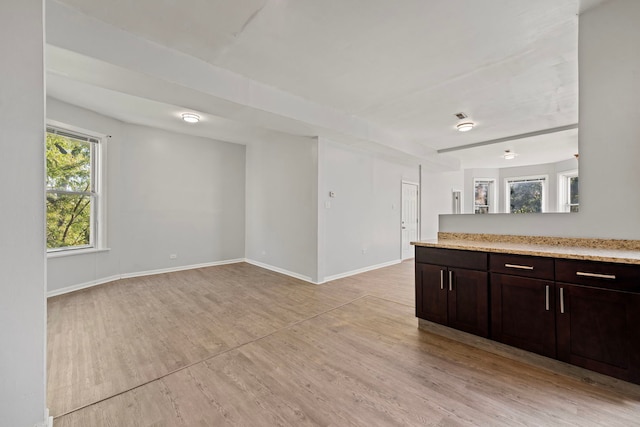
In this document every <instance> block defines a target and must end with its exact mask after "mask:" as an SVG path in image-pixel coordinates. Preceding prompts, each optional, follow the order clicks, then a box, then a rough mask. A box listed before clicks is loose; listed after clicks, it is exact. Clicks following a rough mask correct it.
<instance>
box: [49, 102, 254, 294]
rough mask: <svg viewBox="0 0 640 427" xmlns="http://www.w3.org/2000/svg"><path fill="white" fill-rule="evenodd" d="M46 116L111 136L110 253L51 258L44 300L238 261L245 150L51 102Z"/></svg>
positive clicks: (108, 144) (108, 162) (108, 190)
mask: <svg viewBox="0 0 640 427" xmlns="http://www.w3.org/2000/svg"><path fill="white" fill-rule="evenodd" d="M47 116H48V119H50V120H55V121H58V122H62V123H66V124H68V125H72V126H76V127H79V128H82V129H86V130H91V131H94V132H99V133H102V134H105V135H111V138H109V139H108V140H107V141H106V143H105V144H106V168H107V174H106V175H107V182H106V196H107V241H106V243H107V247H109V248H110V250H109V251H107V252H98V253H91V254H83V255H73V256H66V257H61V258H49V260H48V268H49V271H48V290H49V292H52V291H53V292H54V291H59V290H60V289H64V288H67V287H73V286H78V285H82V284H91V283H95V282H98V283H99V282H101V281H104V280H108V279H112V278H117V277H119V276H120V275H122V274H125V275H126V274H136V273H140V272H146V271H153V270H163V269H172V268H179V267H182V266H189V265H194V264H207V263H213V262H219V261H226V260H232V259H238V258H244V210H245V209H244V201H245V194H244V187H245V185H244V179H245V171H244V167H245V147H244V146H242V145H237V144H230V143H226V142H220V141H214V140H211V139H207V138H199V137H194V136H188V135H182V134H177V133H172V132H167V131H163V130H159V129H154V128H149V127H144V126H136V125H131V124H126V123H122V122H120V121H117V120H115V119H112V118H109V117H105V116H103V115H100V114H97V113H95V112H92V111H89V110H85V109H82V108H79V107H76V106H72V105H69V104H66V103H64V102H61V101H58V100H56V99H51V98H50V99H49V102H48V106H47ZM170 254H177V255H178V258H176V259H169V255H170Z"/></svg>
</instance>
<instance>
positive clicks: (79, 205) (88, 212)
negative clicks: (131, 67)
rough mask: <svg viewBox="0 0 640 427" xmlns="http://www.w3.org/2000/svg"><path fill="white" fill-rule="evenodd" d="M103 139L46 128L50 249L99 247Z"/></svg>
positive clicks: (48, 243)
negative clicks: (100, 163) (100, 157)
mask: <svg viewBox="0 0 640 427" xmlns="http://www.w3.org/2000/svg"><path fill="white" fill-rule="evenodd" d="M99 155H100V139H98V138H96V137H94V136H89V135H83V134H80V133H76V132H73V131H68V130H65V129H62V128H56V127H47V138H46V165H47V251H49V252H53V251H61V250H70V249H85V248H95V247H97V244H96V242H97V237H98V236H97V214H98V212H99V209H98V207H99V206H98V204H99V203H100V198H99V196H100V193H99V188H100V186H99V182H98V180H99V178H98V177H99V174H98V164H99V163H98V159H99Z"/></svg>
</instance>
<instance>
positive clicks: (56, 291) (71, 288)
mask: <svg viewBox="0 0 640 427" xmlns="http://www.w3.org/2000/svg"><path fill="white" fill-rule="evenodd" d="M239 262H246V263H248V264H252V265H255V266H257V267H260V268H264V269H266V270H271V271H275V272H276V273H280V274H284V275H286V276H290V277H293V278H295V279H299V280H302V281H305V282H308V283H313V284H314V285H319V284H322V283H326V282H331V281H332V280H338V279H342V278H345V277H349V276H354V275H356V274H360V273H366V272H367V271H371V270H377V269H379V268H384V267H389V266H391V265H395V264H400V263H401V262H402V260H399V259H397V260H393V261H388V262H384V263H381V264H376V265H371V266H368V267H364V268H359V269H357V270H351V271H347V272H345V273H340V274H335V275H333V276H327V277H325V279H324V280H323V281H322V282H314V281H313V280H312V279H311V277H309V276H304V275H302V274H298V273H294V272H293V271H289V270H285V269H284V268H280V267H275V266H273V265H269V264H265V263H263V262H259V261H255V260H252V259H248V258H236V259H229V260H224V261H214V262H206V263H202V264H191V265H183V266H179V267H172V268H161V269H157V270H147V271H137V272H134V273H123V274H118V275H114V276H109V277H103V278H100V279H96V280H92V281H90V282H85V283H80V284H77V285H71V286H67V287H64V288H60V289H54V290H52V291H48V292H47V298H50V297H54V296H57V295H63V294H67V293H69V292H74V291H79V290H80V289H85V288H90V287H92V286H98V285H102V284H104V283H108V282H114V281H116V280H120V279H128V278H132V277H142V276H151V275H154V274H163V273H173V272H176V271H183V270H193V269H196V268H204V267H215V266H218V265H226V264H237V263H239Z"/></svg>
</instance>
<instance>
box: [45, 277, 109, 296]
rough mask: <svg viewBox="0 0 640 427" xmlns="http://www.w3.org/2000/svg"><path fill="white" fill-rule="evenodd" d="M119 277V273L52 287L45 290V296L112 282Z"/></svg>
mask: <svg viewBox="0 0 640 427" xmlns="http://www.w3.org/2000/svg"><path fill="white" fill-rule="evenodd" d="M118 279H120V275H119V274H118V275H115V276H109V277H103V278H101V279H96V280H91V281H90V282H84V283H79V284H77V285H71V286H67V287H64V288H60V289H54V290H52V291H48V292H47V298H51V297H55V296H57V295H62V294H68V293H69V292H74V291H79V290H80V289H85V288H90V287H92V286H98V285H102V284H103V283H108V282H113V281H115V280H118Z"/></svg>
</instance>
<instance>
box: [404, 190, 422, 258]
mask: <svg viewBox="0 0 640 427" xmlns="http://www.w3.org/2000/svg"><path fill="white" fill-rule="evenodd" d="M419 225H420V224H419V217H418V184H412V183H409V182H403V183H402V259H407V258H413V256H414V255H413V254H414V250H413V246H411V244H410V243H411V242H415V241H416V240H418V226H419Z"/></svg>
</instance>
